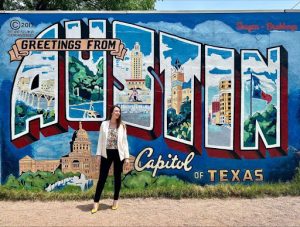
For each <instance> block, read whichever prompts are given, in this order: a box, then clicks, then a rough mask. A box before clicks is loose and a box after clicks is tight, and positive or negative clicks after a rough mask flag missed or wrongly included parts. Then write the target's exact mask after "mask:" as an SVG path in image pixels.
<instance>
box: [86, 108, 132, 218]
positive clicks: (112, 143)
mask: <svg viewBox="0 0 300 227" xmlns="http://www.w3.org/2000/svg"><path fill="white" fill-rule="evenodd" d="M96 155H100V156H101V164H100V174H99V180H98V184H97V188H96V193H95V196H94V208H93V209H92V211H91V212H92V214H94V213H96V212H97V211H98V208H99V200H100V197H101V193H102V191H103V188H104V184H105V182H106V178H107V175H108V172H109V169H110V166H111V164H112V162H113V163H114V182H115V183H114V184H115V185H114V202H113V205H112V209H113V210H116V209H118V199H119V193H120V189H121V173H122V170H123V163H124V160H125V163H129V150H128V141H127V132H126V126H125V124H124V123H123V122H122V118H121V108H120V107H119V106H112V108H111V109H110V116H109V120H107V121H104V122H102V124H101V127H100V134H99V139H98V147H97V153H96Z"/></svg>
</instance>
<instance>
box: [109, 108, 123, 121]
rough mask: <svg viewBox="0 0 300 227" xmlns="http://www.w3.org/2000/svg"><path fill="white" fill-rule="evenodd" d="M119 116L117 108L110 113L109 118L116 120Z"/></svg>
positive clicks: (119, 112)
mask: <svg viewBox="0 0 300 227" xmlns="http://www.w3.org/2000/svg"><path fill="white" fill-rule="evenodd" d="M120 115H121V111H120V109H119V108H118V107H115V108H114V110H113V112H112V116H111V117H112V118H114V119H118V118H119V117H120Z"/></svg>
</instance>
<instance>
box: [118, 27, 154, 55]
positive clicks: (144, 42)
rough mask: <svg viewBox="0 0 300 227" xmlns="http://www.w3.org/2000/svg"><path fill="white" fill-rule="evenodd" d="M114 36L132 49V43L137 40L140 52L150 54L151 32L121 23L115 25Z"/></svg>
mask: <svg viewBox="0 0 300 227" xmlns="http://www.w3.org/2000/svg"><path fill="white" fill-rule="evenodd" d="M116 37H117V38H119V39H121V40H122V41H123V43H125V46H126V48H129V49H130V50H132V49H133V47H134V44H135V43H136V42H139V44H140V46H141V52H143V54H144V55H145V56H147V55H150V54H151V32H148V31H145V30H142V29H138V28H133V27H131V26H126V25H122V24H117V25H116Z"/></svg>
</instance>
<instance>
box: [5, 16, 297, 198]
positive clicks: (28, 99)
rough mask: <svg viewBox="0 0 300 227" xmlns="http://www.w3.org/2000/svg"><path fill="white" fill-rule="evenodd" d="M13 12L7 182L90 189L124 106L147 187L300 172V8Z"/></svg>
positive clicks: (134, 177)
mask: <svg viewBox="0 0 300 227" xmlns="http://www.w3.org/2000/svg"><path fill="white" fill-rule="evenodd" d="M0 20H1V28H0V29H1V33H0V36H1V40H2V41H1V43H0V46H1V53H2V58H1V67H0V73H1V76H0V86H1V88H0V126H1V127H0V149H1V150H0V151H1V155H0V159H1V160H0V164H1V168H0V182H1V184H4V185H7V186H9V187H11V188H25V189H28V190H44V191H48V192H51V191H74V190H82V191H83V190H87V189H89V188H91V187H92V186H93V185H94V184H95V180H97V179H98V176H99V171H100V165H101V163H100V157H98V156H96V147H97V144H98V137H99V128H100V125H101V122H102V121H104V120H106V119H107V117H108V111H109V108H110V107H111V106H112V105H118V106H120V107H121V109H122V119H123V121H124V122H125V123H126V125H127V130H128V135H129V138H128V139H129V148H130V162H129V163H128V164H126V165H124V168H123V175H124V177H123V183H124V184H125V185H127V186H128V187H135V186H136V187H141V188H143V187H144V186H141V185H139V184H141V182H140V179H141V177H142V178H144V179H146V178H147V179H148V178H149V179H155V180H153V184H161V183H159V182H167V181H172V182H173V181H174V179H175V181H176V179H177V181H178V182H185V183H195V184H199V185H205V184H215V183H219V182H245V183H251V182H273V181H279V180H281V181H285V180H289V179H291V178H292V177H293V176H294V173H295V169H296V167H298V166H299V161H300V160H299V157H300V155H299V149H300V140H299V138H298V136H297V135H298V131H299V130H300V101H299V100H300V99H299V94H300V89H299V87H300V80H299V79H298V74H299V71H300V70H299V64H298V61H299V60H300V17H299V12H290V13H280V12H269V13H260V12H254V13H191V14H188V13H163V14H162V13H159V12H153V13H126V14H122V13H110V14H106V13H101V14H100V13H99V14H97V13H64V14H61V13H55V12H54V13H39V14H31V13H21V14H15V13H2V14H1V16H0ZM112 174H113V166H112V167H111V169H110V172H109V175H112ZM174 177H175V178H174ZM157 179H158V180H157ZM159 179H161V180H159ZM150 181H151V180H149V182H150ZM151 182H152V181H151ZM163 185H164V184H163ZM165 186H166V187H168V184H165Z"/></svg>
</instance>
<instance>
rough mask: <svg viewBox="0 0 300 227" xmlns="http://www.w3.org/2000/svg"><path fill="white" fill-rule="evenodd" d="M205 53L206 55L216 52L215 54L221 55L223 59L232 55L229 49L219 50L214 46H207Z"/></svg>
mask: <svg viewBox="0 0 300 227" xmlns="http://www.w3.org/2000/svg"><path fill="white" fill-rule="evenodd" d="M207 54H208V56H211V55H212V54H217V55H219V56H221V57H222V58H223V59H227V58H230V57H232V52H231V51H228V50H220V49H216V48H208V50H207Z"/></svg>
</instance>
